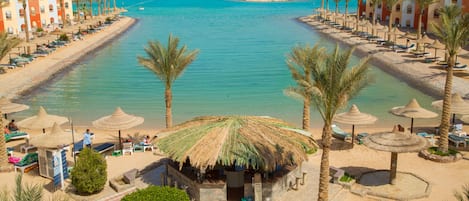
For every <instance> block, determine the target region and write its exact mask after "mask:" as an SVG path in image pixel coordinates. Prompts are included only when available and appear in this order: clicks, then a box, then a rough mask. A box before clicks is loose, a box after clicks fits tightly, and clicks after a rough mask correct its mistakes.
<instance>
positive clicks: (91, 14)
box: [90, 0, 93, 19]
mask: <svg viewBox="0 0 469 201" xmlns="http://www.w3.org/2000/svg"><path fill="white" fill-rule="evenodd" d="M90 19H93V0H90Z"/></svg>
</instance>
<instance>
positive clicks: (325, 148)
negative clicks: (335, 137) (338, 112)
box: [318, 121, 332, 201]
mask: <svg viewBox="0 0 469 201" xmlns="http://www.w3.org/2000/svg"><path fill="white" fill-rule="evenodd" d="M331 136H332V128H331V122H328V121H325V122H324V127H323V128H322V156H321V169H320V171H319V192H318V201H327V200H328V196H329V151H330V148H331Z"/></svg>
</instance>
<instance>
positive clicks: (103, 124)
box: [93, 107, 144, 149]
mask: <svg viewBox="0 0 469 201" xmlns="http://www.w3.org/2000/svg"><path fill="white" fill-rule="evenodd" d="M143 121H144V119H143V117H138V116H134V115H130V114H127V113H125V112H124V111H123V110H122V109H121V108H120V107H117V108H116V110H115V111H114V113H112V114H111V115H109V116H105V117H101V118H99V119H97V120H95V121H93V126H94V127H96V128H99V129H104V130H111V131H118V132H119V145H120V148H121V149H122V146H121V130H125V129H129V128H133V127H135V126H138V125H140V124H142V123H143Z"/></svg>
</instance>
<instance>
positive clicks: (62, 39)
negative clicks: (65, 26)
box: [59, 34, 70, 41]
mask: <svg viewBox="0 0 469 201" xmlns="http://www.w3.org/2000/svg"><path fill="white" fill-rule="evenodd" d="M59 40H61V41H70V39H69V38H68V36H67V34H61V35H60V36H59Z"/></svg>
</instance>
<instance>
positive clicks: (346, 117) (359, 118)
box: [333, 104, 378, 147]
mask: <svg viewBox="0 0 469 201" xmlns="http://www.w3.org/2000/svg"><path fill="white" fill-rule="evenodd" d="M376 120H378V119H377V118H376V117H375V116H373V115H371V114H366V113H361V112H360V110H358V107H357V106H356V105H355V104H353V105H352V107H350V110H349V111H348V112H344V113H340V114H337V115H335V116H334V119H333V121H335V122H339V123H343V124H352V147H353V144H354V142H353V141H354V138H355V136H354V133H355V125H365V124H373V123H375V122H376Z"/></svg>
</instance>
